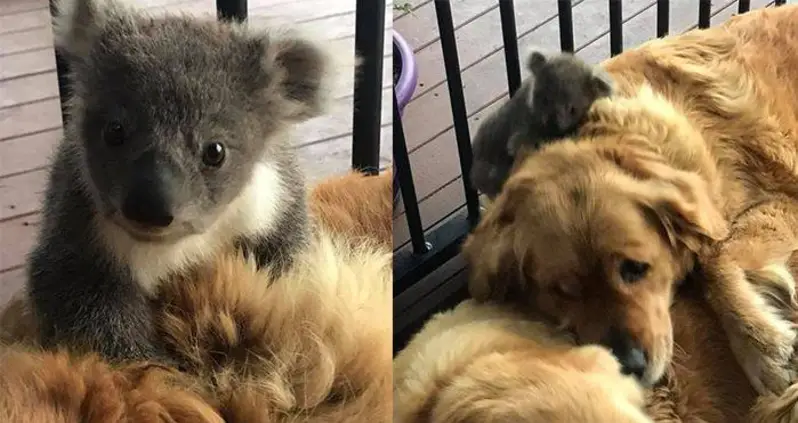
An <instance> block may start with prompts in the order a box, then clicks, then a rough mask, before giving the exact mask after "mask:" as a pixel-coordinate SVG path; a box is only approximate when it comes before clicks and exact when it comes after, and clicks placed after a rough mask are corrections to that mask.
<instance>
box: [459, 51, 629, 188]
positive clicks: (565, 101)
mask: <svg viewBox="0 0 798 423" xmlns="http://www.w3.org/2000/svg"><path fill="white" fill-rule="evenodd" d="M526 68H527V70H529V72H530V76H529V77H528V78H527V79H526V80H524V82H523V83H522V84H521V86H520V87H519V88H518V91H516V92H515V93H514V94H513V96H512V97H511V98H510V99H509V100H508V101H506V102H505V103H504V104H503V105H502V106H501V107H500V108H499V110H497V111H496V112H494V113H492V114H491V115H489V116H488V117H487V118H486V119H485V120H484V121H483V122H482V124H481V125H480V127H479V129H478V130H477V133H476V136H475V137H474V140H473V149H474V162H473V167H472V169H471V181H472V182H473V184H474V187H475V188H476V189H477V190H479V191H481V192H482V193H483V194H485V195H487V196H488V197H489V198H491V199H492V198H493V197H495V196H496V195H497V194H498V193H499V190H500V189H501V187H502V185H503V184H504V181H505V180H506V179H507V176H508V175H509V173H510V169H511V168H512V166H513V161H514V159H515V156H516V154H517V153H518V151H519V150H520V149H521V147H527V148H531V149H533V150H536V149H538V148H540V147H541V146H543V145H544V144H546V143H549V142H551V141H553V140H556V139H558V138H563V137H566V136H568V135H570V134H572V133H574V132H575V131H576V130H577V129H578V128H579V125H580V124H581V122H582V120H583V119H584V118H585V116H586V115H587V111H588V110H589V109H590V106H591V105H592V104H593V102H594V101H595V100H596V99H599V98H602V97H608V96H610V95H612V91H613V84H612V80H611V79H610V77H609V75H607V74H606V73H605V72H604V71H603V70H601V69H600V68H599V67H597V66H590V65H588V64H587V63H585V62H583V61H582V60H580V59H578V58H577V57H576V56H574V55H572V54H568V53H562V54H559V55H556V56H553V57H548V58H547V57H546V56H544V55H543V54H542V53H540V52H538V51H533V52H532V53H530V54H529V57H528V58H527V60H526Z"/></svg>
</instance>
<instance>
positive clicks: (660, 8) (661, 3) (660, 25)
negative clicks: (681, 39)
mask: <svg viewBox="0 0 798 423" xmlns="http://www.w3.org/2000/svg"><path fill="white" fill-rule="evenodd" d="M670 7H671V5H670V2H669V1H668V0H657V37H664V36H666V35H668V31H670Z"/></svg>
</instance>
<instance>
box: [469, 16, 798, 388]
mask: <svg viewBox="0 0 798 423" xmlns="http://www.w3.org/2000/svg"><path fill="white" fill-rule="evenodd" d="M796 22H798V6H783V7H779V8H775V9H765V10H759V11H756V12H752V13H748V14H745V15H741V16H738V17H735V18H733V19H731V20H730V21H729V22H728V23H726V24H725V25H723V26H721V27H717V28H713V29H708V30H703V31H692V32H689V33H686V34H683V35H679V36H674V37H669V38H665V39H661V40H654V41H651V42H649V43H646V44H645V45H643V46H641V47H640V48H637V49H634V50H629V51H627V52H625V53H623V54H621V55H619V56H617V57H615V58H613V59H611V60H609V61H608V62H606V63H605V64H604V65H603V66H604V68H605V70H607V72H608V73H609V74H610V75H611V76H612V78H613V80H614V81H615V82H616V88H617V90H618V92H617V95H616V96H614V97H612V98H610V99H601V100H598V101H597V102H596V103H594V105H593V108H592V109H591V112H590V113H589V116H588V119H587V121H586V122H585V124H584V125H583V127H582V128H581V130H580V133H579V134H578V135H577V136H576V137H575V138H574V139H569V140H563V141H560V142H557V143H552V144H549V145H548V146H546V147H544V148H543V149H542V150H540V151H539V152H537V153H535V154H531V155H529V156H528V157H525V158H523V159H522V162H521V163H519V165H518V167H517V170H516V171H515V172H514V173H513V174H512V175H511V176H510V179H509V180H508V181H507V183H506V184H505V188H504V190H503V192H502V193H501V194H500V195H499V197H498V198H497V199H496V201H495V202H494V203H493V205H492V207H490V208H489V210H488V212H487V213H486V214H485V216H484V218H483V220H482V222H481V223H480V225H479V226H478V228H477V229H476V230H475V232H474V234H473V236H472V237H471V239H470V240H469V241H468V242H467V243H466V246H465V253H466V255H467V256H468V257H469V258H470V259H471V260H472V262H473V263H474V272H473V275H472V278H471V290H472V293H473V294H474V296H475V297H477V298H478V299H481V300H487V299H492V300H508V299H509V300H518V301H521V302H523V303H524V304H526V305H527V306H530V305H533V306H534V307H535V308H536V309H539V310H541V311H542V312H543V313H544V314H545V315H546V316H547V317H548V318H550V319H552V320H554V321H556V322H557V323H558V324H561V325H563V326H565V327H568V328H569V329H571V330H572V331H573V332H575V333H576V335H577V338H578V341H579V342H580V343H602V344H605V345H607V346H609V347H611V348H612V349H613V352H614V353H615V355H616V356H617V357H618V358H619V360H620V361H621V362H622V363H623V364H627V363H628V362H630V361H631V360H630V359H629V358H630V357H639V356H640V354H639V353H640V352H642V353H643V355H644V356H645V357H646V360H645V363H644V364H645V370H644V371H643V372H641V373H642V374H641V380H643V381H644V382H646V383H654V382H656V381H658V380H659V379H661V377H662V376H663V375H664V374H665V370H666V369H667V364H668V363H669V362H670V361H671V358H672V356H673V352H672V351H673V342H672V339H673V336H672V332H673V329H672V328H673V326H672V324H671V320H670V316H669V313H668V312H667V310H668V307H669V305H670V302H671V299H672V297H673V292H674V286H675V285H676V284H678V283H679V282H680V281H681V280H683V279H684V278H685V277H686V275H688V273H690V272H692V271H694V270H702V271H703V274H704V276H703V277H701V278H699V279H700V280H701V281H702V285H704V288H705V290H706V292H705V298H706V299H707V300H708V303H709V305H710V307H711V308H712V310H714V312H715V313H716V314H717V315H718V316H720V321H721V325H722V327H723V328H724V330H725V332H726V334H727V335H728V337H729V340H730V345H731V349H732V352H733V354H734V356H735V357H736V358H737V360H738V362H739V363H740V364H741V365H742V367H743V369H744V371H745V372H746V375H747V376H748V379H749V380H750V381H751V383H752V384H753V386H754V388H756V389H757V390H758V391H759V392H760V393H767V392H773V393H775V394H776V395H779V394H781V392H782V391H783V390H784V389H785V388H786V387H787V386H788V385H789V384H790V383H791V382H792V380H793V378H794V373H795V370H794V369H795V367H794V364H793V363H792V355H793V348H794V347H793V343H794V341H795V338H796V332H795V330H796V327H795V325H794V321H793V317H794V315H795V310H796V308H797V307H796V302H795V297H794V293H795V280H794V274H795V271H796V267H795V263H796V251H798V233H797V231H798V229H796V228H798V78H795V75H794V74H793V73H792V72H791V71H788V70H789V69H796V68H798V24H796ZM696 264H699V265H700V266H696Z"/></svg>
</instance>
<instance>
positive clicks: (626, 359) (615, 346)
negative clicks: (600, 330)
mask: <svg viewBox="0 0 798 423" xmlns="http://www.w3.org/2000/svg"><path fill="white" fill-rule="evenodd" d="M604 344H605V345H606V346H608V347H609V348H610V349H611V350H612V354H613V355H615V358H616V359H617V360H618V362H619V363H620V364H621V371H622V372H623V374H626V375H633V376H635V377H636V378H637V379H642V378H643V375H644V374H645V373H646V368H648V358H647V357H646V353H645V351H643V349H642V348H640V346H638V345H637V343H636V342H635V341H634V340H633V339H632V337H631V336H630V335H629V334H628V333H627V332H626V331H622V330H619V329H617V328H613V329H611V330H610V332H609V333H608V334H607V337H606V339H605V342H604Z"/></svg>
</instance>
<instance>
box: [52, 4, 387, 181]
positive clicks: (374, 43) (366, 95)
mask: <svg viewBox="0 0 798 423" xmlns="http://www.w3.org/2000/svg"><path fill="white" fill-rule="evenodd" d="M385 9H386V2H385V0H357V5H356V11H355V13H356V16H355V51H356V52H357V53H358V54H359V55H360V57H361V59H362V65H361V66H360V68H359V69H358V71H357V72H355V74H354V78H355V89H354V101H353V103H354V106H353V116H352V127H353V131H352V168H353V169H358V170H360V171H363V172H365V173H369V174H376V173H377V172H378V171H379V160H380V135H381V134H380V127H381V124H382V122H381V116H382V114H381V107H382V67H383V51H382V48H383V43H384V38H385V29H384V28H385ZM57 13H58V10H57V5H56V2H55V1H54V0H50V14H51V15H53V16H55V15H56V14H57ZM247 14H248V7H247V0H216V16H217V17H218V18H219V19H220V20H235V21H239V22H242V21H245V20H246V19H247ZM55 58H56V73H57V75H58V93H59V96H60V98H61V116H62V119H63V122H64V123H66V121H67V118H68V116H67V115H66V107H65V104H66V100H67V98H69V95H70V89H69V84H68V80H67V73H68V71H69V69H68V66H67V63H66V61H65V60H64V58H63V56H62V54H61V53H60V52H59V51H58V49H56V51H55Z"/></svg>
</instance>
